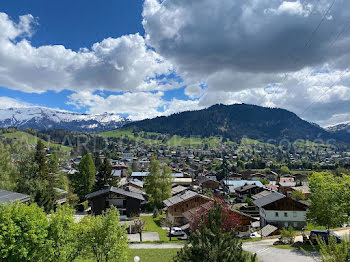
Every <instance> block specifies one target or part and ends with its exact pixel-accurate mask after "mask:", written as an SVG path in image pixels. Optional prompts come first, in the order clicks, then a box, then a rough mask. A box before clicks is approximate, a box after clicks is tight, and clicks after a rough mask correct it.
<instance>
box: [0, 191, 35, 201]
mask: <svg viewBox="0 0 350 262" xmlns="http://www.w3.org/2000/svg"><path fill="white" fill-rule="evenodd" d="M29 200H30V196H29V195H26V194H21V193H17V192H12V191H7V190H3V189H0V204H9V203H11V202H15V201H18V202H19V203H26V202H28V201H29Z"/></svg>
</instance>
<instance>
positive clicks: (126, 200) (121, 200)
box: [86, 186, 145, 218]
mask: <svg viewBox="0 0 350 262" xmlns="http://www.w3.org/2000/svg"><path fill="white" fill-rule="evenodd" d="M86 199H87V200H88V201H89V205H90V206H91V211H92V213H93V214H95V215H100V214H101V213H102V211H104V210H106V209H108V208H109V207H111V206H115V207H116V208H118V210H119V214H120V217H121V218H126V217H132V216H138V215H139V214H140V212H141V202H142V201H144V200H145V199H144V197H143V196H142V194H138V193H134V192H131V191H128V190H126V189H122V188H118V187H113V186H105V187H104V188H103V189H101V190H98V191H96V192H93V193H91V194H88V195H87V196H86Z"/></svg>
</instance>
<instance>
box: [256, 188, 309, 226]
mask: <svg viewBox="0 0 350 262" xmlns="http://www.w3.org/2000/svg"><path fill="white" fill-rule="evenodd" d="M254 204H255V205H256V206H257V207H258V208H259V214H260V227H261V228H263V227H265V226H266V225H268V224H271V225H274V226H276V227H277V228H279V229H282V228H287V227H289V226H292V227H293V228H295V229H301V228H303V227H305V226H306V213H307V210H308V204H307V203H306V202H303V201H297V200H294V199H292V198H289V197H286V196H285V195H283V194H281V193H278V192H271V193H270V194H267V195H265V196H263V197H260V198H258V199H256V200H254Z"/></svg>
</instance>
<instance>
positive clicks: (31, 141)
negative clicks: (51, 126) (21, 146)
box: [1, 131, 71, 152]
mask: <svg viewBox="0 0 350 262" xmlns="http://www.w3.org/2000/svg"><path fill="white" fill-rule="evenodd" d="M1 136H3V137H7V138H11V139H14V140H16V141H18V142H21V143H25V144H27V145H36V144H37V140H38V138H37V137H36V136H33V135H32V134H29V133H26V132H23V131H16V132H13V133H5V134H1ZM43 143H44V145H45V146H46V147H50V148H52V149H56V150H57V149H58V148H61V149H62V150H63V151H66V152H70V150H71V148H70V147H68V146H63V145H60V144H55V143H48V142H46V141H44V140H43Z"/></svg>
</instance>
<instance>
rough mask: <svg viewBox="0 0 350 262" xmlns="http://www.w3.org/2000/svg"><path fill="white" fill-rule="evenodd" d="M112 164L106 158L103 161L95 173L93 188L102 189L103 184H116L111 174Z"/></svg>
mask: <svg viewBox="0 0 350 262" xmlns="http://www.w3.org/2000/svg"><path fill="white" fill-rule="evenodd" d="M112 169H113V168H112V165H111V163H110V162H109V160H108V159H107V158H105V160H104V161H103V163H102V165H100V168H99V169H98V172H97V174H96V183H95V187H94V188H95V190H100V189H102V188H103V187H104V186H105V185H110V186H116V185H117V183H116V181H115V180H114V179H113V176H112Z"/></svg>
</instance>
